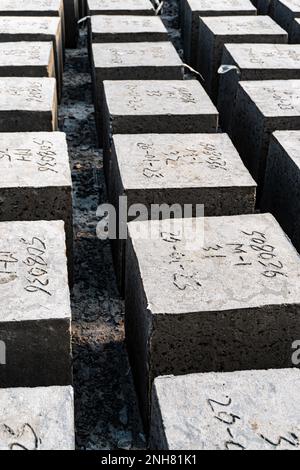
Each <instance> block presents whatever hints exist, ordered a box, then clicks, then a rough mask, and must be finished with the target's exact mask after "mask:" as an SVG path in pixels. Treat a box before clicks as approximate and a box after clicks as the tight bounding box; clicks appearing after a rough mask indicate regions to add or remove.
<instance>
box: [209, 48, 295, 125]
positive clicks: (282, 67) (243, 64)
mask: <svg viewBox="0 0 300 470" xmlns="http://www.w3.org/2000/svg"><path fill="white" fill-rule="evenodd" d="M222 64H224V65H233V66H235V67H237V68H238V72H237V70H231V71H230V72H228V73H225V74H223V75H221V76H220V86H219V98H218V109H219V111H220V125H221V127H222V129H223V130H224V131H229V130H230V126H231V119H232V113H233V110H234V107H235V102H236V95H237V90H238V84H239V82H240V81H242V80H286V79H300V45H296V44H294V45H287V44H226V45H225V46H224V51H223V58H222Z"/></svg>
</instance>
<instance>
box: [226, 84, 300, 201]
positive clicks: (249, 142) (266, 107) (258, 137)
mask: <svg viewBox="0 0 300 470" xmlns="http://www.w3.org/2000/svg"><path fill="white" fill-rule="evenodd" d="M299 87H300V80H265V81H254V82H253V81H250V82H240V85H239V88H238V93H237V99H236V106H235V111H234V115H233V119H232V138H233V142H234V144H235V146H236V147H237V149H238V150H239V152H240V155H241V157H242V159H243V161H244V163H245V165H246V167H247V168H248V170H249V171H250V173H251V175H252V176H253V178H254V179H255V181H256V182H257V183H258V184H259V188H258V189H259V193H260V192H261V189H262V185H263V181H264V177H265V168H266V158H267V153H268V147H269V143H270V136H271V134H272V133H273V132H275V131H276V130H298V129H299V130H300V94H299Z"/></svg>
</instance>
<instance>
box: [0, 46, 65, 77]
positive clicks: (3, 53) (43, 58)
mask: <svg viewBox="0 0 300 470" xmlns="http://www.w3.org/2000/svg"><path fill="white" fill-rule="evenodd" d="M0 76H1V77H49V78H55V77H56V75H55V64H54V52H53V44H52V42H27V41H26V42H25V41H20V42H0Z"/></svg>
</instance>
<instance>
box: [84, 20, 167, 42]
mask: <svg viewBox="0 0 300 470" xmlns="http://www.w3.org/2000/svg"><path fill="white" fill-rule="evenodd" d="M167 40H168V32H167V29H166V28H165V26H164V24H163V22H162V21H161V19H160V18H159V17H158V16H147V17H145V16H137V15H136V16H134V15H131V16H130V15H96V16H92V18H91V24H90V42H91V43H95V42H106V43H112V42H147V41H149V42H153V41H156V42H157V41H167Z"/></svg>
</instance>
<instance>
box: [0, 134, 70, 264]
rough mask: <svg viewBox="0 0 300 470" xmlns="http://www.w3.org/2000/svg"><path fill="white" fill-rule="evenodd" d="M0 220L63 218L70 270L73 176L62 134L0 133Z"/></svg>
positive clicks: (65, 142)
mask: <svg viewBox="0 0 300 470" xmlns="http://www.w3.org/2000/svg"><path fill="white" fill-rule="evenodd" d="M0 165H1V170H2V171H1V174H0V198H1V206H0V221H1V222H3V221H13V220H28V221H31V220H63V221H64V222H65V231H66V237H67V252H68V259H69V264H70V271H72V269H71V267H72V262H73V259H72V258H73V216H72V212H73V210H72V179H71V171H70V163H69V154H68V147H67V141H66V136H65V134H63V133H61V132H37V133H10V134H6V133H2V132H1V133H0Z"/></svg>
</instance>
